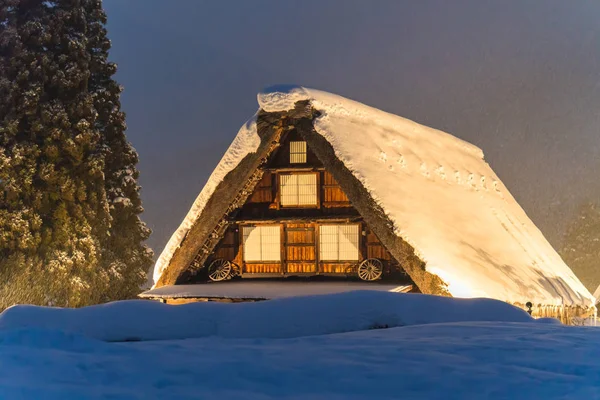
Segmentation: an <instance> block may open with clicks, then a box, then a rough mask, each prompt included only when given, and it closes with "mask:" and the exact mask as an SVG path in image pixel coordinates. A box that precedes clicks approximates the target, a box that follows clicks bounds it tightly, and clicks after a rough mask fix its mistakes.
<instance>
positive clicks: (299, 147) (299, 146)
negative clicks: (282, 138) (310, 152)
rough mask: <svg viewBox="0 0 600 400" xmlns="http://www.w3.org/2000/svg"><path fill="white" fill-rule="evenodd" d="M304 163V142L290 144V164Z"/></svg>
mask: <svg viewBox="0 0 600 400" xmlns="http://www.w3.org/2000/svg"><path fill="white" fill-rule="evenodd" d="M304 163H306V142H290V164H304Z"/></svg>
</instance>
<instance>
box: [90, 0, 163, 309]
mask: <svg viewBox="0 0 600 400" xmlns="http://www.w3.org/2000/svg"><path fill="white" fill-rule="evenodd" d="M84 4H85V7H84V9H85V13H86V18H87V21H88V51H89V53H90V55H91V63H90V71H91V76H90V80H89V90H90V92H91V93H92V96H93V99H94V107H95V109H96V110H97V112H98V117H97V118H96V129H97V130H98V131H99V132H100V134H101V143H102V149H103V152H104V162H105V169H104V174H105V185H106V186H105V187H106V195H107V197H108V202H109V207H110V214H111V221H112V223H111V226H110V232H109V233H110V235H109V236H108V237H107V241H106V242H105V243H103V246H102V247H103V264H104V265H105V268H107V270H108V271H109V276H110V278H111V282H110V291H109V292H108V293H107V295H108V296H107V297H106V298H105V299H103V300H112V299H119V298H126V297H130V296H134V295H135V294H137V293H138V292H139V288H140V285H141V284H143V283H144V282H145V281H146V277H147V272H148V269H149V267H150V266H151V264H152V251H151V250H150V249H149V248H148V247H147V246H145V245H144V241H145V240H146V239H147V238H148V236H149V235H150V230H149V229H148V228H147V227H146V225H145V224H144V223H143V222H142V221H141V220H140V217H139V215H140V213H141V212H142V211H143V208H142V202H141V199H140V187H139V185H138V184H137V179H138V175H139V173H138V170H137V169H136V164H137V162H138V155H137V153H136V151H135V149H134V148H133V147H132V146H131V144H130V143H129V142H128V141H127V139H126V137H125V133H124V132H125V129H126V125H125V114H124V113H123V112H122V111H121V103H120V95H121V91H122V88H121V86H120V85H119V84H118V83H117V82H116V81H115V80H114V79H113V78H112V76H113V75H114V74H115V73H116V71H117V68H116V65H115V64H114V63H112V62H109V61H108V51H109V50H110V46H111V44H110V40H108V38H107V32H106V29H105V25H106V14H105V13H104V10H103V8H102V1H101V0H86V1H85V2H84Z"/></svg>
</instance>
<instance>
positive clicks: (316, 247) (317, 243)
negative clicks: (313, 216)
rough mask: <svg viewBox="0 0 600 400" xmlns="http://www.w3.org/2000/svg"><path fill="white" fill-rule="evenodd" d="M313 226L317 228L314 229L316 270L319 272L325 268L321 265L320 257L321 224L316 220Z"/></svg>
mask: <svg viewBox="0 0 600 400" xmlns="http://www.w3.org/2000/svg"><path fill="white" fill-rule="evenodd" d="M313 227H314V229H315V231H314V238H315V271H316V272H317V273H319V274H320V273H322V272H323V268H322V267H321V265H320V264H321V259H320V254H319V252H320V249H319V241H320V240H321V239H320V233H319V224H317V223H316V222H313Z"/></svg>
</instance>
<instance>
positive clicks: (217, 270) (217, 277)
mask: <svg viewBox="0 0 600 400" xmlns="http://www.w3.org/2000/svg"><path fill="white" fill-rule="evenodd" d="M230 276H231V263H230V262H229V261H227V260H223V259H222V258H217V259H216V260H214V261H213V262H211V263H210V265H209V266H208V277H209V278H210V280H211V281H214V282H219V281H224V280H225V279H228V278H229V277H230Z"/></svg>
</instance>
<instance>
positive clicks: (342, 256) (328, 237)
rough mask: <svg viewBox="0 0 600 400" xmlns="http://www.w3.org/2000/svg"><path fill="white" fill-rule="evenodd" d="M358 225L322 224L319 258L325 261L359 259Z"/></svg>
mask: <svg viewBox="0 0 600 400" xmlns="http://www.w3.org/2000/svg"><path fill="white" fill-rule="evenodd" d="M358 233H359V226H358V225H321V226H320V227H319V258H320V259H321V260H323V261H358V259H359V235H358Z"/></svg>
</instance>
